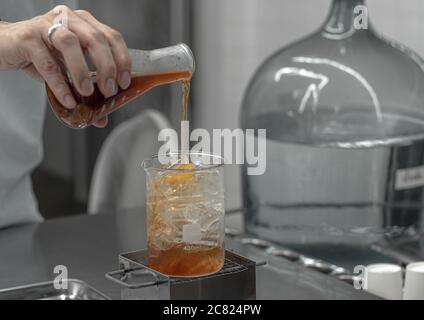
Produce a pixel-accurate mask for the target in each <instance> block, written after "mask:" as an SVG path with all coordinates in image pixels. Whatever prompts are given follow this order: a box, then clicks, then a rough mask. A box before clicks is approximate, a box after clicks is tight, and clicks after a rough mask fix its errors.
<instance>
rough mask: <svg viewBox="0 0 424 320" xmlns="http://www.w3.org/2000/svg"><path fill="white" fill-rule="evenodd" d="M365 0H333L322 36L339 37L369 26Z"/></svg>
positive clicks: (344, 36)
mask: <svg viewBox="0 0 424 320" xmlns="http://www.w3.org/2000/svg"><path fill="white" fill-rule="evenodd" d="M368 22H369V20H368V8H367V7H366V5H365V0H333V4H332V6H331V10H330V14H329V16H328V19H327V21H326V22H325V27H324V36H326V37H327V38H335V39H341V38H346V37H349V36H351V35H352V34H354V33H355V32H357V31H361V30H367V29H368V27H369V23H368Z"/></svg>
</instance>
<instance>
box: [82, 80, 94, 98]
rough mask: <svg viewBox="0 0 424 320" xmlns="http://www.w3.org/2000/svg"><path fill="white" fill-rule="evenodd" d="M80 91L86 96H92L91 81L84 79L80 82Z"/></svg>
mask: <svg viewBox="0 0 424 320" xmlns="http://www.w3.org/2000/svg"><path fill="white" fill-rule="evenodd" d="M81 89H82V91H84V93H85V94H87V95H91V94H93V91H94V85H93V81H92V80H91V79H89V78H85V79H84V80H83V81H82V82H81Z"/></svg>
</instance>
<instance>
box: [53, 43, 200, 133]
mask: <svg viewBox="0 0 424 320" xmlns="http://www.w3.org/2000/svg"><path fill="white" fill-rule="evenodd" d="M129 53H130V57H131V60H132V72H131V78H132V79H131V85H130V86H129V87H128V88H127V89H126V90H122V89H120V90H119V91H118V93H117V94H116V95H114V96H112V97H110V98H105V97H104V96H103V94H102V93H101V92H100V90H99V89H98V88H97V86H96V85H95V91H94V93H93V94H92V95H91V96H89V97H83V96H81V95H80V94H79V93H78V92H77V90H76V89H75V88H74V87H73V86H72V80H71V79H70V78H69V77H67V78H68V79H69V80H68V84H69V85H70V87H71V89H72V91H73V94H74V98H75V100H76V101H77V103H78V105H77V107H76V108H74V109H72V110H69V109H67V108H65V107H64V106H63V105H62V104H61V103H60V102H59V101H58V100H57V99H56V97H55V96H54V94H53V92H52V91H51V90H50V88H49V87H48V86H47V85H46V89H47V97H48V100H49V102H50V105H51V107H52V110H53V112H54V113H55V114H56V116H57V117H58V118H59V119H60V120H61V121H62V122H63V123H65V124H66V125H68V126H69V127H71V128H74V129H83V128H86V127H88V126H90V125H91V124H93V123H95V122H96V121H98V120H100V119H101V118H103V117H104V116H107V115H108V114H110V113H111V112H113V111H115V110H117V109H118V108H121V107H122V106H124V105H125V104H126V103H128V102H130V101H131V100H133V99H135V98H137V97H138V96H140V95H142V94H144V93H145V92H146V91H148V90H150V89H152V88H154V87H156V86H159V85H163V84H169V83H172V82H176V81H180V80H190V79H191V77H192V74H193V73H194V69H195V63H194V56H193V53H192V52H191V50H190V48H189V47H188V46H187V45H185V44H178V45H175V46H171V47H167V48H162V49H156V50H151V51H145V50H134V49H130V50H129ZM64 73H65V74H67V73H66V71H65V70H64ZM91 77H92V80H93V82H94V83H96V72H91Z"/></svg>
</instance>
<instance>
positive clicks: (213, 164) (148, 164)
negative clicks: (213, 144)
mask: <svg viewBox="0 0 424 320" xmlns="http://www.w3.org/2000/svg"><path fill="white" fill-rule="evenodd" d="M188 155H189V158H190V163H192V161H191V160H192V157H193V156H194V157H208V158H209V159H211V161H210V163H207V164H206V165H205V163H203V165H205V166H202V167H198V166H196V167H195V168H192V169H191V168H172V167H164V164H162V163H161V162H160V161H159V158H160V157H161V156H164V157H166V158H169V159H171V158H173V157H177V159H178V160H180V159H181V156H182V152H168V153H162V154H156V155H153V156H151V157H150V158H147V159H144V160H143V162H142V167H143V168H144V169H145V170H156V171H174V172H199V171H208V170H213V169H218V168H220V167H223V166H224V164H225V159H224V158H223V157H222V156H220V155H216V154H212V153H207V152H189V153H188ZM153 161H157V164H156V165H155V164H153ZM177 163H178V162H176V163H172V164H171V166H174V165H175V164H177ZM194 164H196V163H194Z"/></svg>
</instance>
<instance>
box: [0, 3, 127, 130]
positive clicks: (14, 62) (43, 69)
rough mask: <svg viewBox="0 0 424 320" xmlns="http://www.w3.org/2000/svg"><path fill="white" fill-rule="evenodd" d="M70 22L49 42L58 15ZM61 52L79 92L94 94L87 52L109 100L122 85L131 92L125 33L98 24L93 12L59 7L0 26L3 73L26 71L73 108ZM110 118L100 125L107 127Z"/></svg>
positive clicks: (97, 124) (103, 91)
mask: <svg viewBox="0 0 424 320" xmlns="http://www.w3.org/2000/svg"><path fill="white" fill-rule="evenodd" d="M58 12H61V13H60V14H61V15H62V16H65V17H66V18H67V27H65V26H63V27H60V28H58V29H57V30H56V31H55V32H54V33H53V35H52V37H51V40H52V44H50V43H49V41H48V39H47V33H48V30H49V28H50V27H51V26H52V25H53V24H55V19H56V18H57V15H58V14H57V13H58ZM58 52H59V53H60V55H61V56H62V59H63V61H64V63H65V65H66V68H67V69H68V71H69V73H70V75H71V77H72V81H73V83H74V85H75V88H76V89H77V90H78V92H79V93H80V94H81V95H83V96H90V95H91V94H92V93H93V91H94V85H93V83H92V81H91V78H90V76H89V69H88V66H87V64H86V61H85V58H84V52H87V53H88V54H89V55H90V58H91V60H92V62H93V64H94V66H95V67H96V71H97V85H98V87H99V89H100V91H101V92H102V93H103V95H104V96H105V97H110V96H112V95H114V94H116V92H117V90H118V86H119V87H121V88H122V89H127V88H128V87H129V85H130V82H131V73H130V72H131V59H130V56H129V53H128V48H127V46H126V44H125V41H124V39H123V37H122V35H121V34H120V33H119V32H118V31H116V30H114V29H112V28H110V27H109V26H107V25H104V24H102V23H100V22H99V21H97V20H96V19H95V18H94V17H93V16H92V15H91V14H90V13H89V12H87V11H84V10H76V11H73V10H71V9H69V8H67V7H65V6H59V7H56V8H55V9H53V10H51V11H49V12H47V13H46V14H44V15H42V16H38V17H35V18H33V19H31V20H26V21H20V22H16V23H4V22H3V23H1V24H0V69H3V70H6V69H9V70H10V69H15V70H18V69H22V70H24V71H25V72H26V73H28V74H29V75H30V76H32V77H33V78H35V79H38V80H42V81H45V82H46V83H47V84H48V85H49V87H50V88H51V90H52V91H53V93H54V95H55V96H56V97H57V99H58V100H59V101H60V102H61V103H62V104H63V105H64V106H65V107H66V108H69V109H72V108H75V107H76V104H77V103H76V101H75V99H74V97H73V95H72V92H71V89H70V88H69V86H68V85H67V83H66V81H65V79H64V76H63V74H62V73H61V70H60V67H59V64H58V61H57V60H56V58H55V57H57V56H58V55H57V53H58ZM106 124H107V118H104V119H101V120H100V121H99V122H97V123H96V126H98V127H104V126H106Z"/></svg>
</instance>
